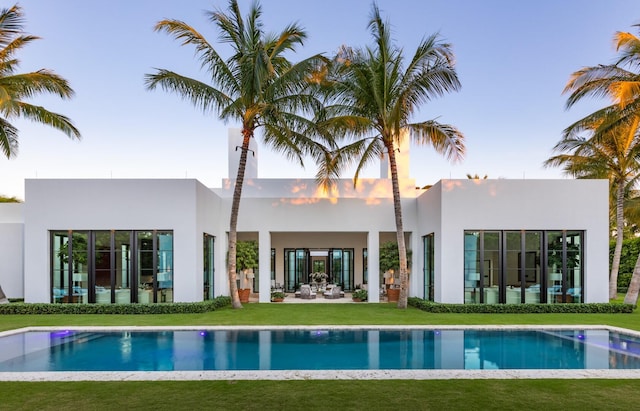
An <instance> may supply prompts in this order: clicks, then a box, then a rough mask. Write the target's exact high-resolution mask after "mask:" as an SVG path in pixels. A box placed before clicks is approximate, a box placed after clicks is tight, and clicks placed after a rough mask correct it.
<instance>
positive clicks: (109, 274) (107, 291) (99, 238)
mask: <svg viewBox="0 0 640 411" xmlns="http://www.w3.org/2000/svg"><path fill="white" fill-rule="evenodd" d="M111 240H112V237H111V231H94V232H93V250H94V251H93V254H94V260H93V261H94V269H95V280H94V293H95V302H96V303H99V304H110V303H112V302H113V295H114V294H113V293H114V292H115V287H116V285H115V276H114V275H113V274H114V273H115V270H114V269H115V254H114V253H112V250H113V244H112V242H111Z"/></svg>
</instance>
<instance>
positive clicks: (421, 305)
mask: <svg viewBox="0 0 640 411" xmlns="http://www.w3.org/2000/svg"><path fill="white" fill-rule="evenodd" d="M408 303H409V305H411V306H413V307H416V308H418V309H420V310H422V311H427V312H430V313H474V314H543V313H546V314H549V313H564V314H569V313H583V314H589V313H592V314H593V313H599V314H618V313H624V314H630V313H632V312H633V310H634V309H635V306H634V305H632V304H609V303H588V304H442V303H434V302H431V301H426V300H422V299H420V298H417V297H411V298H409V299H408Z"/></svg>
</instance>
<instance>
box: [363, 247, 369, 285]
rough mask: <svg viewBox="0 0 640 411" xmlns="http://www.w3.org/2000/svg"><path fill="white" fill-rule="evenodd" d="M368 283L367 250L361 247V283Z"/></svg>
mask: <svg viewBox="0 0 640 411" xmlns="http://www.w3.org/2000/svg"><path fill="white" fill-rule="evenodd" d="M368 283H369V252H368V250H367V249H366V248H363V249H362V284H368Z"/></svg>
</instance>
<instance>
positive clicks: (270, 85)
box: [146, 0, 330, 308]
mask: <svg viewBox="0 0 640 411" xmlns="http://www.w3.org/2000/svg"><path fill="white" fill-rule="evenodd" d="M206 15H207V16H208V18H209V20H210V21H211V23H213V24H214V25H216V26H217V29H218V32H219V34H220V41H221V42H222V43H225V44H228V45H230V46H231V49H232V54H231V56H230V57H229V58H227V59H226V60H224V59H223V57H222V56H221V54H220V53H219V52H218V50H216V47H215V45H213V44H211V43H210V42H208V41H207V39H206V38H205V37H204V36H202V34H200V33H199V32H198V31H197V30H196V29H194V28H193V27H191V26H189V25H187V24H186V23H184V22H182V21H178V20H162V21H160V22H158V23H157V24H156V26H155V30H156V31H159V32H165V33H167V34H168V35H170V36H173V37H174V38H175V39H176V40H178V41H181V43H182V45H190V46H193V47H195V50H196V56H197V58H198V60H199V61H200V64H201V67H202V68H203V69H204V70H205V71H206V72H207V74H208V75H209V77H210V78H209V80H210V82H211V84H207V83H204V82H202V81H198V80H195V79H192V78H189V77H185V76H182V75H180V74H177V73H175V72H172V71H169V70H164V69H157V70H156V73H154V74H147V75H146V86H147V88H148V89H150V90H153V89H155V88H156V87H160V88H162V89H163V90H165V91H169V92H172V93H175V94H177V95H179V96H181V97H182V98H184V99H185V100H187V101H190V102H191V103H192V104H193V105H194V106H196V107H197V108H200V109H202V110H203V111H204V112H216V113H217V114H218V116H219V118H220V119H222V120H225V121H228V120H235V121H239V122H240V123H241V124H242V136H243V140H242V147H241V152H240V161H239V164H238V174H237V176H236V181H235V187H234V192H233V200H232V206H231V218H230V224H229V262H228V275H229V287H230V293H231V297H232V305H233V307H234V308H241V307H242V304H240V299H239V298H238V289H237V285H236V243H237V223H238V212H239V207H240V198H241V194H242V186H243V182H244V174H245V167H246V163H247V152H248V151H249V142H250V140H251V139H252V138H254V136H255V132H256V130H257V129H258V128H261V129H262V134H263V140H264V142H265V143H266V144H267V145H268V146H270V147H272V148H273V149H274V150H276V151H278V152H281V153H283V154H284V155H285V156H287V157H288V158H289V159H295V160H298V161H299V163H300V164H301V165H302V164H303V157H304V156H311V157H313V158H314V159H316V160H317V161H319V162H323V161H326V160H327V155H326V151H325V150H324V146H323V144H322V143H321V142H318V141H319V140H321V138H319V139H314V138H313V137H314V134H313V130H314V126H315V123H314V122H313V121H312V120H309V119H308V118H307V116H306V115H311V114H312V113H314V112H317V111H318V110H319V107H320V105H319V104H320V103H319V101H318V100H317V99H316V98H314V97H313V96H312V95H311V92H312V90H310V87H309V85H310V84H311V82H310V81H309V76H310V75H311V73H312V71H313V70H314V69H315V68H316V67H317V66H318V64H319V60H321V56H320V55H315V56H312V57H309V58H307V59H305V60H302V61H300V62H298V63H296V64H292V63H291V62H290V61H289V60H287V59H286V58H285V57H284V54H286V53H288V52H293V51H295V49H296V46H298V45H302V44H303V41H304V39H305V38H306V33H305V31H304V30H303V29H302V28H301V27H299V26H298V25H297V24H291V25H289V26H287V27H285V29H284V30H283V31H282V32H280V33H278V34H275V35H273V34H266V33H265V32H264V31H263V24H262V21H261V16H262V10H261V7H260V5H259V4H258V3H254V4H253V5H252V7H251V10H250V11H249V13H248V14H247V17H246V20H243V17H242V15H241V14H240V9H239V7H238V2H237V0H230V1H229V7H228V13H224V12H223V11H220V10H215V11H208V12H206ZM325 142H326V143H327V144H329V145H330V141H325Z"/></svg>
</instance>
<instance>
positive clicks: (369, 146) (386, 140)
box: [326, 3, 464, 308]
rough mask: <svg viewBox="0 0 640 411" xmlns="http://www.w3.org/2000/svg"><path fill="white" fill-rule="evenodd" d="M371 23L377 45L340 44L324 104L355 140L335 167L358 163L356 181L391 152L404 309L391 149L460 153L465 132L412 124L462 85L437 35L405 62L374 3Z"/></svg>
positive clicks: (404, 282)
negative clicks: (409, 146)
mask: <svg viewBox="0 0 640 411" xmlns="http://www.w3.org/2000/svg"><path fill="white" fill-rule="evenodd" d="M368 27H369V30H370V32H371V35H372V36H373V40H374V42H375V44H374V46H373V47H366V48H363V49H348V48H342V49H341V50H340V51H339V52H338V55H337V56H336V58H335V59H334V61H335V62H336V66H334V68H333V69H332V70H329V74H328V82H329V84H330V85H331V86H332V88H331V90H332V93H333V94H332V96H331V97H332V103H333V104H332V105H330V106H329V107H327V118H328V120H327V122H326V125H327V127H329V128H332V129H333V130H334V132H335V133H336V134H338V135H339V134H341V133H345V137H347V138H349V139H350V140H352V141H351V142H350V143H348V144H347V145H345V146H344V147H342V148H341V149H340V150H339V151H338V152H337V153H336V156H335V158H334V163H332V167H334V168H335V170H342V169H344V168H345V167H348V166H350V165H352V164H353V163H356V171H355V176H354V184H357V181H358V176H359V174H360V171H361V170H362V169H363V168H364V167H365V166H366V165H367V164H370V163H371V162H373V161H378V160H379V159H380V158H381V157H383V156H388V160H389V165H390V170H391V181H392V190H393V204H394V213H395V225H396V237H397V239H396V241H397V243H398V250H399V253H400V267H399V270H400V297H399V300H398V307H399V308H406V307H407V296H408V295H407V292H408V285H409V284H408V280H409V277H408V272H407V249H406V245H405V239H404V229H403V222H402V207H401V203H400V189H399V182H398V170H397V163H396V151H397V150H398V147H400V143H401V142H402V141H403V139H405V138H411V139H412V141H413V142H414V143H417V144H424V145H431V146H432V147H433V148H434V149H435V150H436V151H437V152H438V153H441V154H444V155H445V156H446V157H447V158H449V159H452V160H459V159H461V158H462V156H463V154H464V136H463V135H462V133H461V132H460V131H458V130H457V129H456V128H455V127H453V126H451V125H448V124H441V123H439V122H437V121H434V120H427V121H422V122H412V121H411V117H412V115H413V114H414V113H415V111H416V110H418V108H419V106H420V105H422V104H424V103H427V102H428V101H430V100H431V99H432V98H434V97H437V96H441V95H443V94H445V93H447V92H450V91H455V90H458V89H459V88H460V82H459V81H458V77H457V75H456V72H455V69H454V67H453V53H452V51H451V48H450V45H449V44H446V43H443V42H441V41H440V40H439V38H438V37H439V36H438V35H437V34H434V35H431V36H428V37H426V38H424V39H423V40H422V41H421V42H420V44H419V45H418V48H417V50H416V51H415V54H414V55H413V57H412V58H411V60H409V61H408V64H407V65H406V66H405V58H404V57H405V56H404V55H403V50H402V49H401V48H400V47H397V46H396V45H394V44H392V41H391V38H390V31H389V29H388V28H387V23H386V22H383V20H382V18H381V16H380V10H379V8H378V6H377V4H375V3H374V4H373V5H372V12H371V19H370V21H369V26H368ZM329 174H330V173H327V175H329Z"/></svg>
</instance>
